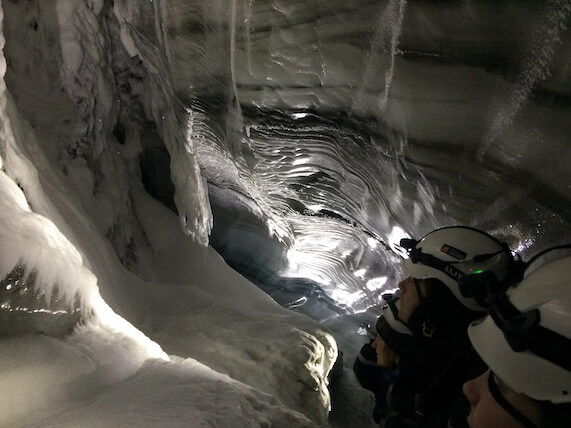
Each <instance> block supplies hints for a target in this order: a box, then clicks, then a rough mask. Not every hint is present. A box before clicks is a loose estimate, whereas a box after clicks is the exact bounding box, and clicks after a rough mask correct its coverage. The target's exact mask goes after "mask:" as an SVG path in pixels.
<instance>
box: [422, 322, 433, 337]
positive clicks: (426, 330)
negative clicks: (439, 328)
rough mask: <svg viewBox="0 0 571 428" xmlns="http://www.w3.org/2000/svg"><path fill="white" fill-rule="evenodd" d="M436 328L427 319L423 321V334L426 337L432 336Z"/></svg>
mask: <svg viewBox="0 0 571 428" xmlns="http://www.w3.org/2000/svg"><path fill="white" fill-rule="evenodd" d="M434 330H435V328H434V327H432V326H431V325H429V324H428V323H427V322H426V321H425V322H423V323H422V334H423V335H424V336H425V337H432V336H433V335H434Z"/></svg>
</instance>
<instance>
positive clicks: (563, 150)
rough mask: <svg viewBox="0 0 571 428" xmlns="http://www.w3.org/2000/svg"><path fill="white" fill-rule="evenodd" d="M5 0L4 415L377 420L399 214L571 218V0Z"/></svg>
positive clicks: (500, 230)
mask: <svg viewBox="0 0 571 428" xmlns="http://www.w3.org/2000/svg"><path fill="white" fill-rule="evenodd" d="M0 10H1V17H2V20H1V26H0V28H1V30H2V31H1V37H0V40H1V41H2V43H1V46H2V55H1V56H0V70H1V75H2V79H1V80H0V204H1V205H2V209H1V210H0V393H1V397H2V399H1V400H0V426H3V427H48V426H49V427H55V426H58V427H109V426H117V427H123V426H133V427H135V426H136V427H146V426H153V427H154V426H157V427H158V426H160V427H179V426H180V427H183V426H184V427H189V426H190V427H219V426H226V427H284V428H285V427H288V428H289V427H319V426H329V427H337V428H343V427H355V426H359V427H369V426H371V427H372V426H374V423H373V421H372V419H371V417H370V407H371V403H372V397H371V395H370V394H369V393H368V392H367V391H364V390H363V389H362V388H361V387H360V386H359V385H358V384H357V382H356V381H355V379H354V377H353V374H352V372H351V365H352V362H353V360H354V358H355V355H356V353H357V352H358V349H359V348H360V346H361V345H362V343H364V341H366V331H365V330H366V329H364V326H365V325H367V323H369V322H371V320H374V319H375V317H376V316H377V315H378V313H379V312H378V310H379V305H380V304H381V303H382V301H383V295H384V294H385V293H387V292H391V291H392V290H394V289H395V287H396V282H397V280H398V279H399V277H400V276H401V274H402V272H401V268H400V261H401V260H402V257H403V255H402V252H401V251H400V247H399V246H398V245H397V244H398V243H399V240H400V239H401V238H403V237H420V236H423V235H424V234H425V233H427V232H429V231H430V230H433V229H435V228H437V227H441V226H446V225H454V224H463V225H470V226H474V227H478V228H481V229H483V230H486V231H488V232H490V233H493V234H494V235H495V236H499V237H501V238H502V239H503V240H505V241H506V242H508V243H509V245H510V247H511V248H513V249H517V251H518V252H519V253H520V254H521V255H522V256H523V257H524V258H526V257H531V256H533V255H534V254H535V253H536V252H537V251H538V250H539V249H541V248H544V247H546V246H548V245H557V244H563V243H569V242H571V232H570V231H571V228H570V226H571V168H570V167H569V166H570V165H571V146H570V145H569V136H570V135H571V114H570V113H571V34H570V32H569V30H568V26H569V20H570V19H569V17H570V14H571V0H544V1H536V0H493V1H492V0H409V1H406V0H384V1H381V0H377V1H374V0H342V1H341V0H340V1H334V0H329V1H324V0H304V1H300V0H201V1H197V0H1V1H0ZM340 355H343V360H341V359H339V356H340ZM335 361H342V363H341V366H338V367H337V369H338V370H337V372H336V373H334V376H333V375H332V373H331V372H332V368H333V365H334V363H335Z"/></svg>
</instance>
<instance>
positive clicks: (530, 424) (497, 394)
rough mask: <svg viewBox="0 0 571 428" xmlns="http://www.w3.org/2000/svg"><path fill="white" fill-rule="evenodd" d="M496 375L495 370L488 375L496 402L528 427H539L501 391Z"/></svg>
mask: <svg viewBox="0 0 571 428" xmlns="http://www.w3.org/2000/svg"><path fill="white" fill-rule="evenodd" d="M494 376H495V375H494V372H492V371H491V370H490V372H489V375H488V389H489V390H490V393H491V394H492V397H494V400H496V402H497V403H498V404H499V405H500V406H501V407H502V409H504V410H505V411H506V412H508V413H509V414H510V415H511V416H512V417H513V418H514V419H516V420H517V421H518V422H520V423H521V424H522V425H523V426H524V427H526V428H537V425H536V424H534V423H533V422H531V421H530V420H529V418H528V417H527V416H525V415H524V414H523V413H521V412H520V411H519V410H517V409H516V408H515V407H514V406H513V405H512V404H511V403H510V402H509V401H508V400H507V399H506V397H504V395H503V394H502V392H501V391H500V388H498V385H497V384H496V381H495V380H494Z"/></svg>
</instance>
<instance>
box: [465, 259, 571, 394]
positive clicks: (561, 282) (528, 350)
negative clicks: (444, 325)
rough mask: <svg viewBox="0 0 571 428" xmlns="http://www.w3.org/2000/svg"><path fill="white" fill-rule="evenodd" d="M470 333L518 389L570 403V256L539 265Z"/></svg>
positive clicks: (485, 356) (495, 369)
mask: <svg viewBox="0 0 571 428" xmlns="http://www.w3.org/2000/svg"><path fill="white" fill-rule="evenodd" d="M468 335H469V337H470V340H471V342H472V344H473V345H474V348H475V349H476V351H477V352H478V354H479V355H480V357H482V359H483V360H484V362H485V363H486V364H487V365H488V366H489V367H490V369H491V370H492V371H493V372H495V373H496V374H497V375H498V376H499V377H500V379H502V381H504V382H505V383H506V384H507V385H508V386H510V387H511V388H512V389H513V390H515V391H516V392H518V393H522V394H525V395H527V396H528V397H530V398H532V399H535V400H547V401H551V402H553V403H556V404H558V403H571V256H567V257H564V258H560V259H558V260H555V261H552V262H550V263H547V264H545V265H543V266H541V267H540V268H538V269H537V270H536V271H534V272H532V273H531V274H529V275H528V276H527V277H526V278H525V279H524V280H523V281H522V282H521V283H520V284H519V285H517V286H515V287H512V288H510V289H509V290H508V291H507V292H505V293H501V294H500V295H499V296H498V297H497V298H496V299H495V300H494V301H493V302H492V307H491V311H490V315H488V316H487V317H485V318H484V319H482V320H479V321H476V322H474V323H472V325H471V326H470V327H469V328H468Z"/></svg>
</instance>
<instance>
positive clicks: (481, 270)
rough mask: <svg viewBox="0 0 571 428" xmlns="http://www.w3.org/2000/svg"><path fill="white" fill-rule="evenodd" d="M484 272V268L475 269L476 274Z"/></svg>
mask: <svg viewBox="0 0 571 428" xmlns="http://www.w3.org/2000/svg"><path fill="white" fill-rule="evenodd" d="M483 272H484V270H483V269H478V270H475V271H474V274H479V273H483Z"/></svg>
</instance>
